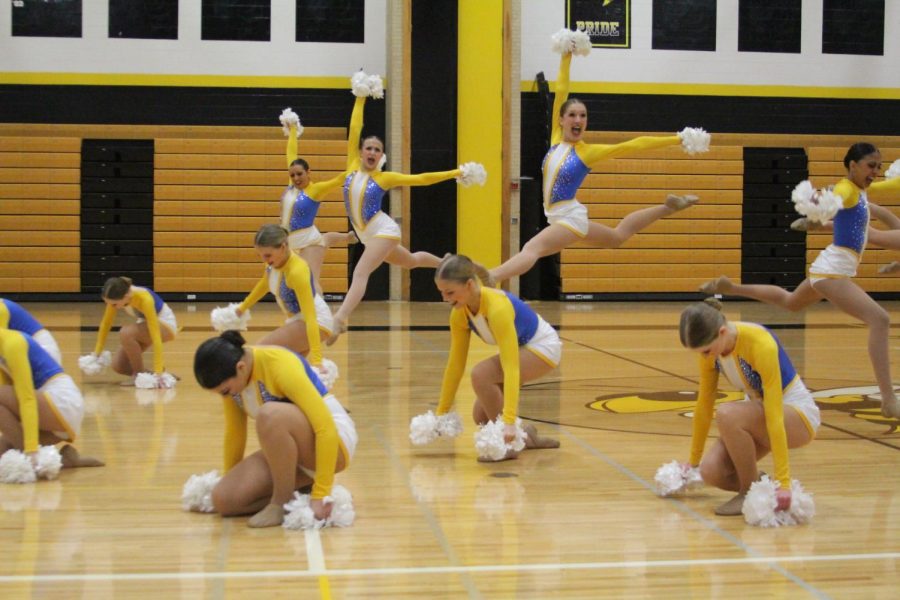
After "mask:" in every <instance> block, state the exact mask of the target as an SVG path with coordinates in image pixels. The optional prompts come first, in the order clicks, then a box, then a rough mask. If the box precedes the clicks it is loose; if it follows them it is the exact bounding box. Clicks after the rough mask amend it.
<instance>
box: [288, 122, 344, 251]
mask: <svg viewBox="0 0 900 600" xmlns="http://www.w3.org/2000/svg"><path fill="white" fill-rule="evenodd" d="M286 158H287V166H288V169H290V168H291V163H292V162H294V160H295V159H296V158H297V125H295V124H292V125H291V131H290V133H289V134H288V143H287V151H286ZM346 176H347V174H346V172H344V173H340V174H339V175H336V176H335V177H332V178H331V179H329V180H327V181H320V182H318V183H311V184H309V185H308V186H306V187H305V188H304V189H302V190H301V189H298V188H296V187H294V185H293V184H292V183H289V184H288V186H287V188H286V189H285V190H284V193H283V194H282V196H281V226H282V227H284V228H285V229H287V230H288V231H289V232H290V234H291V236H290V237H291V238H293V240H295V241H296V242H295V243H293V244H291V250H299V249H302V248H304V247H306V246H307V245H321V244H322V242H321V236H320V235H315V233H317V232H318V230H316V232H313V234H312V235H311V236H307V235H306V233H307V230H308V231H309V232H312V230H310V229H309V228H310V227H313V226H314V224H315V220H316V214H317V213H318V212H319V199H320V198H321V197H322V196H323V195H324V194H326V193H327V192H329V191H330V190H332V189H334V188H336V187H338V186H340V185H341V184H342V183H343V182H344V179H345V178H346ZM301 239H304V240H306V239H308V240H309V241H303V242H301V241H300V240H301ZM310 242H311V243H310Z"/></svg>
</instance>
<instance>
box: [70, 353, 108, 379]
mask: <svg viewBox="0 0 900 600" xmlns="http://www.w3.org/2000/svg"><path fill="white" fill-rule="evenodd" d="M111 362H112V355H111V354H110V353H109V350H105V351H104V352H103V353H102V354H100V356H97V355H96V354H94V353H93V352H91V353H90V354H85V355H84V356H81V357H79V358H78V368H80V369H81V372H82V373H84V374H85V375H99V374H100V373H102V372H103V370H104V369H105V368H106V367H108V366H109V364H110V363H111Z"/></svg>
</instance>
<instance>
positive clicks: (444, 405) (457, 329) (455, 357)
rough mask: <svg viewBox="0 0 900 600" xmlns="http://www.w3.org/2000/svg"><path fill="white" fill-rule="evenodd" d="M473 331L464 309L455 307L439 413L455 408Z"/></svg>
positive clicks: (451, 318)
mask: <svg viewBox="0 0 900 600" xmlns="http://www.w3.org/2000/svg"><path fill="white" fill-rule="evenodd" d="M471 335H472V332H471V331H470V330H469V326H468V325H467V324H466V317H465V315H464V314H463V311H461V310H456V309H454V310H453V312H451V313H450V356H449V358H448V359H447V368H446V369H444V380H443V383H442V384H441V399H440V401H439V402H438V407H437V410H436V411H435V413H436V414H438V415H443V414H447V413H448V412H450V409H451V408H453V401H454V399H455V398H456V390H457V389H459V382H460V380H461V379H462V376H463V372H464V371H465V370H466V358H467V357H468V355H469V339H470V336H471Z"/></svg>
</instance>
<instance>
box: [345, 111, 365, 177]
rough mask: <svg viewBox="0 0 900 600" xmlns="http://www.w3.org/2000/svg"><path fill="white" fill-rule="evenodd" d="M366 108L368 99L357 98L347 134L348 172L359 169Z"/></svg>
mask: <svg viewBox="0 0 900 600" xmlns="http://www.w3.org/2000/svg"><path fill="white" fill-rule="evenodd" d="M365 107H366V97H365V96H357V98H356V102H354V103H353V113H352V114H351V115H350V131H349V132H348V134H347V170H348V171H356V170H357V169H359V136H361V135H362V128H363V109H365Z"/></svg>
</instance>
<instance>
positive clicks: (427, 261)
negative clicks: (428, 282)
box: [385, 246, 441, 269]
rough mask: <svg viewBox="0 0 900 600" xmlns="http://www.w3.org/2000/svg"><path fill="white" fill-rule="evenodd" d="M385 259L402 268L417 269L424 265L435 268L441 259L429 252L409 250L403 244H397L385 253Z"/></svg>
mask: <svg viewBox="0 0 900 600" xmlns="http://www.w3.org/2000/svg"><path fill="white" fill-rule="evenodd" d="M385 261H387V262H389V263H390V264H392V265H396V266H398V267H403V268H404V269H418V268H420V267H426V268H429V269H436V268H437V267H438V265H440V264H441V259H440V258H438V257H437V256H435V255H434V254H431V253H430V252H424V251H421V250H420V251H419V252H410V251H409V250H407V249H406V248H404V247H403V246H397V247H396V248H394V249H393V250H391V253H390V254H388V255H387V258H385Z"/></svg>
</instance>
